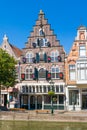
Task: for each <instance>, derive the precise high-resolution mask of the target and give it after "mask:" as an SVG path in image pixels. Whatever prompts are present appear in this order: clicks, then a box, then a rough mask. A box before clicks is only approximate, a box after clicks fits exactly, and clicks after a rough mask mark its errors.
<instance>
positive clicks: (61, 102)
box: [59, 95, 64, 104]
mask: <svg viewBox="0 0 87 130" xmlns="http://www.w3.org/2000/svg"><path fill="white" fill-rule="evenodd" d="M59 104H64V95H59Z"/></svg>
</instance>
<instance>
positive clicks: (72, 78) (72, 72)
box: [69, 65, 76, 80]
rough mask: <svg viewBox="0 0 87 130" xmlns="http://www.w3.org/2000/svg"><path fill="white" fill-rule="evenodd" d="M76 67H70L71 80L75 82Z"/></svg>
mask: <svg viewBox="0 0 87 130" xmlns="http://www.w3.org/2000/svg"><path fill="white" fill-rule="evenodd" d="M75 75H76V74H75V65H69V79H70V80H75V79H76V76H75Z"/></svg>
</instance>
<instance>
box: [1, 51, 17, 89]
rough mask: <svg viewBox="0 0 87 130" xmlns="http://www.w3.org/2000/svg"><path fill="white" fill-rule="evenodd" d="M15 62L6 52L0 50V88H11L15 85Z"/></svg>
mask: <svg viewBox="0 0 87 130" xmlns="http://www.w3.org/2000/svg"><path fill="white" fill-rule="evenodd" d="M15 65H16V61H15V60H14V58H13V57H11V56H10V55H9V54H8V53H6V51H4V50H2V49H0V87H1V85H2V86H5V87H12V86H13V85H14V84H15V79H16V72H15Z"/></svg>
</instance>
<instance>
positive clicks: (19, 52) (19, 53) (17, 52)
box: [9, 44, 22, 57]
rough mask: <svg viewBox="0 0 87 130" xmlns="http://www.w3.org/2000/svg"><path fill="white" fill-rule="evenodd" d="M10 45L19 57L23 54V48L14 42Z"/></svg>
mask: <svg viewBox="0 0 87 130" xmlns="http://www.w3.org/2000/svg"><path fill="white" fill-rule="evenodd" d="M9 45H10V47H11V48H12V50H13V52H14V53H15V55H16V56H17V57H20V56H21V54H22V50H20V49H19V48H17V47H15V46H13V45H12V44H9Z"/></svg>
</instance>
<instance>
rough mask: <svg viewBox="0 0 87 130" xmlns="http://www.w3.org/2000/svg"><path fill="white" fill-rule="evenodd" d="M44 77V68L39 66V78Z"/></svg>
mask: <svg viewBox="0 0 87 130" xmlns="http://www.w3.org/2000/svg"><path fill="white" fill-rule="evenodd" d="M44 78H46V70H45V69H43V68H41V69H40V70H39V79H44Z"/></svg>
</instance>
